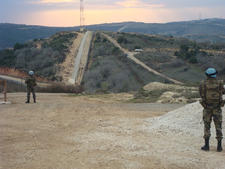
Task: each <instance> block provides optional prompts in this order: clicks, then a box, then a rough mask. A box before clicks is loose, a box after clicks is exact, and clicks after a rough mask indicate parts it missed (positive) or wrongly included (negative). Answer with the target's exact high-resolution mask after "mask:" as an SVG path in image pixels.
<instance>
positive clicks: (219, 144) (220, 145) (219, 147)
mask: <svg viewBox="0 0 225 169" xmlns="http://www.w3.org/2000/svg"><path fill="white" fill-rule="evenodd" d="M217 151H218V152H221V151H223V148H222V140H218V143H217Z"/></svg>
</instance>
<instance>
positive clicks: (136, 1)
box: [116, 0, 164, 8]
mask: <svg viewBox="0 0 225 169" xmlns="http://www.w3.org/2000/svg"><path fill="white" fill-rule="evenodd" d="M116 4H117V5H119V6H120V7H124V8H148V7H156V8H157V7H163V6H164V5H163V4H156V3H155V4H153V3H149V2H144V1H142V0H123V1H119V2H116Z"/></svg>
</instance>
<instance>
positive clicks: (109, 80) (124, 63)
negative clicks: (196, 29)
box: [0, 31, 225, 95]
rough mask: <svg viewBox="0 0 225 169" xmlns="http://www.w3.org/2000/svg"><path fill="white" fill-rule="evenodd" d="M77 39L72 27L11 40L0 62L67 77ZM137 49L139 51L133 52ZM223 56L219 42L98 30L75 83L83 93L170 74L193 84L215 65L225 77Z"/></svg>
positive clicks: (133, 86) (134, 85) (126, 87)
mask: <svg viewBox="0 0 225 169" xmlns="http://www.w3.org/2000/svg"><path fill="white" fill-rule="evenodd" d="M106 35H107V36H108V37H111V39H112V40H113V41H114V42H116V43H117V45H115V43H113V41H112V40H110V39H109V38H107V36H106ZM81 38H82V35H81V33H78V32H61V33H57V34H55V35H53V36H51V37H50V38H48V39H44V40H34V41H31V42H29V43H25V44H16V45H15V46H14V49H5V50H2V51H0V67H9V68H16V69H19V70H22V71H26V72H27V71H28V70H30V69H31V70H34V71H35V72H36V74H37V75H38V76H41V77H44V78H47V79H49V80H51V81H58V82H64V80H66V79H67V81H68V79H69V78H70V77H72V72H71V71H72V70H73V65H74V60H75V58H76V53H77V50H78V46H79V43H80V42H81ZM118 45H119V46H118ZM137 48H139V49H142V50H143V51H142V52H135V51H134V50H135V49H137ZM71 49H72V50H71ZM71 52H72V53H71ZM130 54H131V55H130ZM131 56H132V57H131ZM224 58H225V44H220V45H218V44H211V43H206V42H205V43H197V42H194V41H191V40H188V39H184V38H175V37H168V36H163V35H144V34H135V33H119V32H118V33H114V32H101V31H99V32H94V35H93V40H92V43H91V49H90V52H89V57H88V61H87V67H86V68H85V72H84V77H83V80H82V82H81V85H82V86H83V87H84V89H85V91H86V92H88V93H96V92H129V91H138V90H139V89H141V88H142V87H143V86H145V85H147V84H149V83H150V82H162V83H172V82H173V81H171V79H173V80H175V81H178V82H181V83H184V84H186V85H197V84H198V83H199V82H200V81H201V80H202V79H204V78H205V75H204V71H205V69H206V68H208V67H215V68H216V69H217V70H218V71H219V78H222V79H225V73H224V72H225V65H224ZM137 60H138V61H137ZM140 63H141V64H140ZM143 65H144V66H143ZM146 67H147V68H146ZM181 83H180V84H181ZM164 92H165V91H164ZM147 95H148V94H147Z"/></svg>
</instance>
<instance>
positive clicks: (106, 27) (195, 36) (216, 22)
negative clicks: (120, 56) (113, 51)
mask: <svg viewBox="0 0 225 169" xmlns="http://www.w3.org/2000/svg"><path fill="white" fill-rule="evenodd" d="M203 28H204V29H203ZM224 28H225V19H204V20H195V21H186V22H170V23H165V24H157V23H140V22H122V23H109V24H99V25H88V26H87V29H89V30H102V31H111V32H118V31H120V32H136V33H144V34H154V35H167V36H176V37H185V38H189V39H192V40H197V41H200V42H202V41H210V42H216V43H222V42H225V29H224ZM71 30H79V27H44V26H31V25H18V24H3V23H0V37H1V38H0V49H3V48H9V47H13V45H14V44H15V43H17V42H18V43H24V42H27V41H29V40H32V39H40V38H47V37H49V36H51V35H53V34H55V33H56V32H60V31H71Z"/></svg>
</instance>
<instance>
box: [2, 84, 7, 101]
mask: <svg viewBox="0 0 225 169" xmlns="http://www.w3.org/2000/svg"><path fill="white" fill-rule="evenodd" d="M3 93H4V102H5V103H6V102H7V81H6V80H4V92H3Z"/></svg>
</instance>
